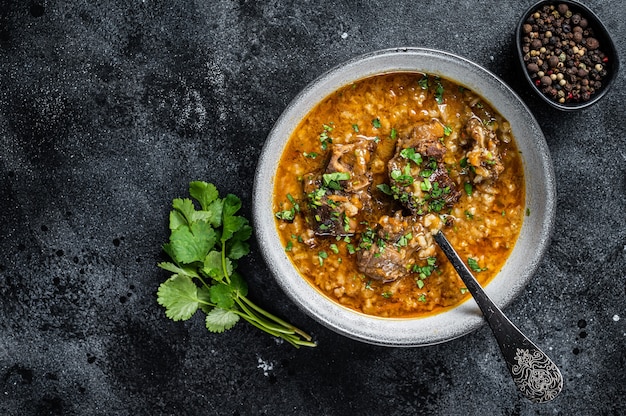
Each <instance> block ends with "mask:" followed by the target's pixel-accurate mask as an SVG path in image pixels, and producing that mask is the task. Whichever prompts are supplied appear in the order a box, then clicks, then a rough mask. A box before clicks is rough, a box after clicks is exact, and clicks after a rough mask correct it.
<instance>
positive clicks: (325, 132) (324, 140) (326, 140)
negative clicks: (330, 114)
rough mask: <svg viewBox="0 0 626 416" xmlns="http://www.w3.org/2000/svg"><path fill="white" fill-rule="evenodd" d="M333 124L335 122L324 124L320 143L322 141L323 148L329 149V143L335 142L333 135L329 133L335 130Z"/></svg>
mask: <svg viewBox="0 0 626 416" xmlns="http://www.w3.org/2000/svg"><path fill="white" fill-rule="evenodd" d="M332 124H333V123H330V124H324V126H323V127H324V130H323V131H322V132H321V133H320V143H321V146H322V150H326V149H328V145H329V144H331V143H332V142H333V139H332V137H330V136H329V135H328V133H330V132H331V131H333V128H332V127H331V125H332Z"/></svg>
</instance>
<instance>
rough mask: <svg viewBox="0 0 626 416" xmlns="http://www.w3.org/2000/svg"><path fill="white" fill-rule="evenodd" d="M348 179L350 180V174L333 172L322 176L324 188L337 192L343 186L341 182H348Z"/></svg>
mask: <svg viewBox="0 0 626 416" xmlns="http://www.w3.org/2000/svg"><path fill="white" fill-rule="evenodd" d="M348 179H350V174H349V173H348V172H333V173H325V174H323V175H322V181H323V183H324V186H325V187H327V188H329V189H334V190H336V191H339V190H341V184H340V183H339V181H347V180H348Z"/></svg>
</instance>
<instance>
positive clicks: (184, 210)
mask: <svg viewBox="0 0 626 416" xmlns="http://www.w3.org/2000/svg"><path fill="white" fill-rule="evenodd" d="M172 207H173V208H174V209H175V210H176V211H178V213H179V214H180V215H181V216H182V219H184V220H185V222H186V223H187V224H190V223H192V222H193V214H194V212H195V211H196V208H195V207H194V206H193V201H192V200H191V199H189V198H184V199H183V198H176V199H175V200H173V201H172Z"/></svg>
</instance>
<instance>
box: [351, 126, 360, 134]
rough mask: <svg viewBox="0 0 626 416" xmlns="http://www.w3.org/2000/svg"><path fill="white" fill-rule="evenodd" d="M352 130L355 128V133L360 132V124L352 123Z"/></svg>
mask: <svg viewBox="0 0 626 416" xmlns="http://www.w3.org/2000/svg"><path fill="white" fill-rule="evenodd" d="M352 130H354V131H355V133H358V132H359V125H358V124H353V125H352Z"/></svg>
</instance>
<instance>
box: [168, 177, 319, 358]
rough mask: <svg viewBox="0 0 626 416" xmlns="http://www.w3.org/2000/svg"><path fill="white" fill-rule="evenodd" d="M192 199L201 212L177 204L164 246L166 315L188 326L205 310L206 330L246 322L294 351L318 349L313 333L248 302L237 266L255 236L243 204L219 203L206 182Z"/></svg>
mask: <svg viewBox="0 0 626 416" xmlns="http://www.w3.org/2000/svg"><path fill="white" fill-rule="evenodd" d="M189 194H190V195H191V197H192V198H193V199H195V200H196V202H197V203H198V204H199V206H200V209H199V210H198V209H196V205H195V204H194V201H192V200H191V199H189V198H184V199H182V198H177V199H174V201H173V202H172V208H173V209H172V211H171V212H170V217H169V228H170V231H171V234H170V240H169V243H167V244H164V245H163V250H164V251H165V253H167V255H168V256H169V257H170V258H171V259H172V261H171V262H162V263H159V264H158V266H159V267H161V268H162V269H165V270H168V271H170V272H172V273H173V275H172V276H171V277H170V278H169V279H167V280H166V281H165V282H163V283H162V284H161V285H160V286H159V289H158V291H157V301H158V303H159V304H160V305H162V306H164V307H165V315H166V316H167V317H168V318H170V319H172V320H174V321H181V320H183V321H184V320H187V319H189V318H191V317H192V316H193V315H194V314H195V313H196V312H197V310H198V309H200V310H202V312H204V313H205V314H206V318H205V323H206V327H207V329H208V330H209V331H211V332H218V333H221V332H224V331H225V330H227V329H230V328H232V327H233V326H234V325H235V324H236V323H237V322H238V321H239V319H240V318H243V319H244V320H246V321H248V322H249V323H251V324H252V325H254V326H255V327H257V328H259V329H261V330H263V331H265V332H267V333H268V334H271V335H274V336H276V337H279V338H282V339H284V340H285V341H287V342H289V343H291V344H292V345H294V346H295V347H299V346H308V347H314V346H315V343H314V342H312V341H311V337H310V336H309V335H308V334H306V333H305V332H303V331H301V330H300V329H298V328H296V327H294V326H293V325H290V324H289V323H287V322H285V321H283V320H282V319H280V318H278V317H276V316H274V315H272V314H271V313H269V312H267V311H265V310H263V309H262V308H261V307H259V306H257V305H255V304H254V303H253V302H252V301H251V300H250V299H248V298H247V297H246V296H247V294H248V286H247V284H246V282H245V280H244V279H243V277H242V276H241V275H239V274H238V273H237V272H236V271H235V269H236V268H237V262H236V261H237V260H239V259H240V258H242V257H243V256H245V255H247V254H248V253H249V252H250V247H249V245H248V243H247V242H246V241H247V240H248V239H249V238H250V236H251V234H252V227H251V226H250V225H249V223H248V220H247V219H246V218H245V217H242V216H239V215H236V213H237V211H239V209H240V208H241V200H240V199H239V198H238V197H237V196H235V195H232V194H228V195H226V197H224V198H220V196H219V192H218V190H217V188H216V187H215V186H214V185H213V184H210V183H207V182H201V181H195V182H191V183H190V184H189Z"/></svg>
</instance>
